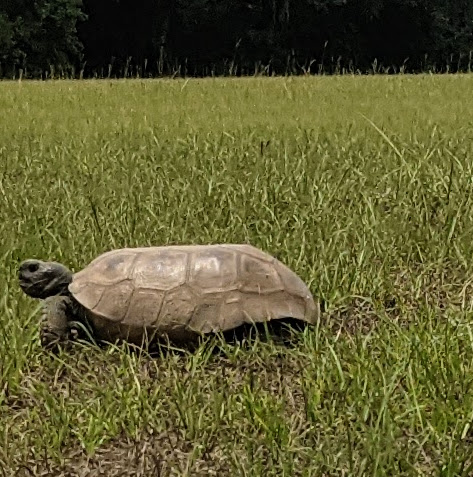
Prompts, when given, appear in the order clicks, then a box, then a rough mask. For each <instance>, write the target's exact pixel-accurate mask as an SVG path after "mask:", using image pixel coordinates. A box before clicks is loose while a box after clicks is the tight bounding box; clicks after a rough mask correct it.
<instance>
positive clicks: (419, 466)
mask: <svg viewBox="0 0 473 477" xmlns="http://www.w3.org/2000/svg"><path fill="white" fill-rule="evenodd" d="M0 88H1V94H0V109H1V111H2V118H3V119H2V121H0V164H1V175H0V203H1V207H0V236H1V237H2V240H1V241H0V256H1V257H2V261H1V262H0V286H1V287H2V289H3V290H4V294H3V297H2V299H1V301H0V328H1V333H0V355H1V356H2V360H1V362H0V385H1V390H2V394H1V395H0V468H1V469H3V473H4V474H5V475H20V476H22V475H24V476H32V475H65V476H66V475H67V476H86V475H87V476H88V475H107V476H113V475H130V474H131V473H133V474H135V475H163V476H164V475H218V476H224V475H231V476H235V475H241V476H254V475H265V476H269V475H275V476H276V475H277V476H282V475H287V476H304V477H305V476H332V475H334V476H335V475H336V476H340V475H347V476H356V475H358V476H365V475H373V476H374V475H376V476H377V475H380V476H381V475H383V476H385V475H393V476H402V475H406V476H411V475H412V476H413V475H416V476H417V475H419V476H420V475H442V476H454V475H455V476H458V475H462V476H469V475H471V474H472V473H473V462H472V460H471V446H472V443H473V431H472V429H471V426H472V422H473V411H472V409H473V395H472V392H471V389H472V383H473V353H472V349H473V325H472V310H473V300H472V283H473V280H472V276H473V275H472V270H473V268H472V251H473V246H472V241H471V237H472V232H473V223H472V220H471V202H472V191H473V189H472V188H473V166H472V163H471V157H473V141H472V139H473V134H472V131H473V129H472V126H473V108H472V106H473V100H472V98H473V94H472V93H473V77H472V76H471V75H444V76H435V75H424V76H407V75H405V76H397V77H395V76H391V77H388V76H342V77H314V78H247V79H230V78H228V79H225V78H222V79H204V80H159V81H158V80H129V81H82V82H74V81H51V82H42V83H39V82H37V83H34V82H3V83H1V84H0ZM219 242H227V243H228V242H233V243H240V242H243V243H251V244H252V245H255V246H257V247H259V248H262V249H263V250H265V251H267V252H269V253H272V254H274V255H275V256H277V257H278V258H279V259H280V260H281V261H283V262H284V263H286V264H287V265H288V266H290V267H291V268H292V269H293V270H294V271H296V272H297V273H298V274H299V275H300V276H301V277H302V278H303V279H304V280H305V281H306V282H307V283H308V284H309V286H310V288H311V290H312V292H313V294H314V296H315V297H316V298H317V299H318V300H320V301H321V303H322V309H323V313H322V318H321V320H320V323H318V324H317V326H315V327H314V328H312V329H308V330H305V331H304V332H302V333H299V334H296V335H295V336H294V338H293V342H292V344H287V345H282V344H278V343H272V342H262V341H258V340H256V341H253V342H250V343H248V344H247V345H246V346H239V345H236V344H228V343H225V342H222V341H219V340H218V338H216V339H215V340H210V341H209V342H208V343H205V344H203V345H202V346H201V347H200V348H199V349H197V350H194V351H188V350H184V351H177V350H176V351H171V352H166V353H164V352H163V355H162V356H158V357H149V356H147V355H146V354H139V353H136V352H132V351H130V350H127V349H125V348H124V347H109V348H105V349H97V348H94V347H92V346H85V345H84V346H83V345H77V346H74V347H72V348H71V349H69V350H64V351H63V352H61V353H60V354H59V355H57V356H55V355H50V354H48V353H46V352H44V351H43V350H42V349H41V347H40V344H39V340H38V338H39V330H38V326H39V317H40V312H39V303H38V302H37V301H34V300H32V299H30V298H28V297H26V296H25V295H24V294H22V293H21V291H20V289H19V287H18V283H17V278H16V274H17V268H18V264H19V262H20V261H21V260H23V259H25V258H40V259H51V260H57V261H60V262H62V263H64V264H65V265H67V266H69V267H71V268H72V269H73V270H74V271H77V270H80V269H81V268H82V267H83V266H85V265H86V264H87V263H89V262H90V261H91V260H92V259H93V258H95V257H96V256H97V255H98V254H100V253H102V252H105V251H107V250H110V249H113V248H117V247H125V246H126V247H133V246H147V245H165V244H184V243H185V244H190V243H219Z"/></svg>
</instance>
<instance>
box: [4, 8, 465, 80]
mask: <svg viewBox="0 0 473 477" xmlns="http://www.w3.org/2000/svg"><path fill="white" fill-rule="evenodd" d="M0 27H1V28H0V52H1V53H0V59H1V60H2V64H3V66H4V68H3V70H4V74H5V75H6V76H8V75H11V70H12V67H13V66H15V68H18V67H21V68H23V69H25V68H28V70H29V71H30V74H31V75H34V74H35V73H36V74H39V73H40V72H41V71H47V70H49V69H50V67H51V66H53V67H56V68H63V69H64V68H65V67H67V66H69V67H75V69H76V71H77V70H78V69H79V68H80V69H82V66H83V65H84V64H85V65H86V69H85V74H86V75H90V76H94V75H99V76H109V75H112V76H119V77H122V76H125V75H130V74H139V75H143V76H146V75H156V74H173V75H175V74H186V75H205V76H206V75H210V74H230V75H235V74H237V75H242V74H254V73H255V71H256V72H259V73H260V72H266V73H273V72H274V73H278V74H284V73H295V74H299V73H302V72H307V71H324V72H328V73H330V72H340V71H343V70H346V71H350V72H354V71H357V70H359V71H373V70H374V71H376V70H380V69H384V70H385V71H388V70H389V69H390V70H391V71H399V70H400V68H401V67H402V68H403V70H404V71H427V70H438V71H445V70H446V69H449V70H450V71H451V70H462V71H463V70H466V69H469V68H470V66H471V64H470V63H471V52H472V51H473V4H472V2H469V1H467V0H462V1H458V0H449V1H444V0H361V1H358V0H357V1H355V0H297V1H296V0H247V1H245V2H234V1H230V0H222V1H218V2H217V1H215V0H185V1H184V0H102V1H100V2H97V1H94V0H83V2H82V1H81V0H40V1H37V2H26V1H24V0H20V1H17V2H5V3H4V4H2V5H0ZM82 55H84V56H83V57H82ZM374 64H375V65H376V66H375V67H374V66H373V65H374ZM6 66H8V67H9V68H8V70H7V69H5V67H6Z"/></svg>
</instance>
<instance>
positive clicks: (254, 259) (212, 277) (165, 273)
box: [18, 244, 320, 347]
mask: <svg viewBox="0 0 473 477" xmlns="http://www.w3.org/2000/svg"><path fill="white" fill-rule="evenodd" d="M18 275H19V284H20V287H21V289H22V290H23V291H24V292H25V293H26V294H27V295H29V296H30V297H32V298H39V299H42V300H44V301H43V312H42V321H43V324H42V326H41V342H42V345H43V346H45V347H54V345H57V344H58V343H61V342H62V343H65V342H67V341H68V340H72V339H74V337H77V335H78V331H77V327H76V326H75V325H77V323H79V324H82V325H83V326H79V328H82V329H85V330H88V332H89V334H90V335H91V336H92V337H93V338H94V339H97V340H98V341H101V342H123V341H126V342H128V343H132V344H134V345H138V346H143V345H146V344H147V345H149V344H150V341H149V340H150V339H153V338H157V339H158V340H159V339H161V338H164V339H165V340H167V341H168V342H175V343H185V342H189V341H192V340H194V339H195V338H196V337H199V336H200V337H202V336H205V335H208V334H209V333H215V332H220V331H222V332H225V331H227V330H234V329H236V328H238V327H240V326H241V325H245V324H257V323H265V322H266V323H267V322H269V321H270V320H273V321H274V320H282V319H290V320H294V321H295V322H296V323H300V324H303V325H304V326H305V325H310V324H315V323H316V321H317V319H318V317H319V313H320V307H319V305H318V303H316V302H315V301H314V298H313V296H312V294H311V292H310V290H309V288H308V287H307V285H306V284H305V283H304V282H303V281H302V279H301V278H300V277H299V276H298V275H296V274H295V273H294V272H293V271H292V270H291V269H289V268H288V267H287V266H286V265H284V264H283V263H282V262H280V261H279V260H278V259H276V258H275V257H273V256H271V255H269V254H267V253H266V252H263V251H262V250H260V249H258V248H256V247H254V246H251V245H246V244H216V245H169V246H156V247H142V248H122V249H115V250H112V251H108V252H105V253H103V254H102V255H99V256H98V257H97V258H95V259H94V260H93V261H92V262H90V264H89V265H88V266H86V267H85V268H84V269H83V270H81V271H79V272H77V273H75V274H73V273H72V272H71V271H70V270H69V269H68V268H67V267H65V266H64V265H62V264H60V263H57V262H45V261H41V260H35V259H30V260H25V261H24V262H22V263H21V264H20V267H19V273H18ZM74 324H75V325H74ZM147 340H148V341H147Z"/></svg>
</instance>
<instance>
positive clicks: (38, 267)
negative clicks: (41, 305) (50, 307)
mask: <svg viewBox="0 0 473 477" xmlns="http://www.w3.org/2000/svg"><path fill="white" fill-rule="evenodd" d="M18 279H19V281H20V288H21V289H22V290H23V291H24V292H25V293H26V294H27V295H29V296H30V297H32V298H42V299H44V298H47V297H49V296H53V295H66V294H67V293H68V288H67V287H68V285H69V283H71V281H72V272H71V271H70V270H69V269H68V268H67V267H65V266H64V265H61V264H60V263H57V262H43V261H41V260H25V261H24V262H22V263H21V264H20V268H19V271H18Z"/></svg>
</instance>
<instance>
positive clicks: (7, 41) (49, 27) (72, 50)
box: [0, 0, 86, 75]
mask: <svg viewBox="0 0 473 477" xmlns="http://www.w3.org/2000/svg"><path fill="white" fill-rule="evenodd" d="M2 10H3V11H2ZM85 18H86V15H85V14H84V13H83V12H82V2H81V0H40V1H35V2H28V1H15V2H7V3H6V4H5V5H4V6H3V5H2V6H1V7H0V26H3V28H0V31H2V33H0V48H1V50H0V51H2V53H3V54H2V59H3V63H4V69H5V70H6V71H7V72H8V73H9V74H11V73H12V71H15V70H17V69H19V68H21V69H23V70H30V73H31V74H32V75H37V74H41V73H42V72H45V71H48V72H49V71H50V69H51V68H57V69H61V68H62V69H69V68H70V67H71V66H73V65H75V64H77V63H78V61H79V60H80V53H81V49H82V44H81V42H80V40H79V38H78V36H77V22H79V21H81V20H84V19H85Z"/></svg>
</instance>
